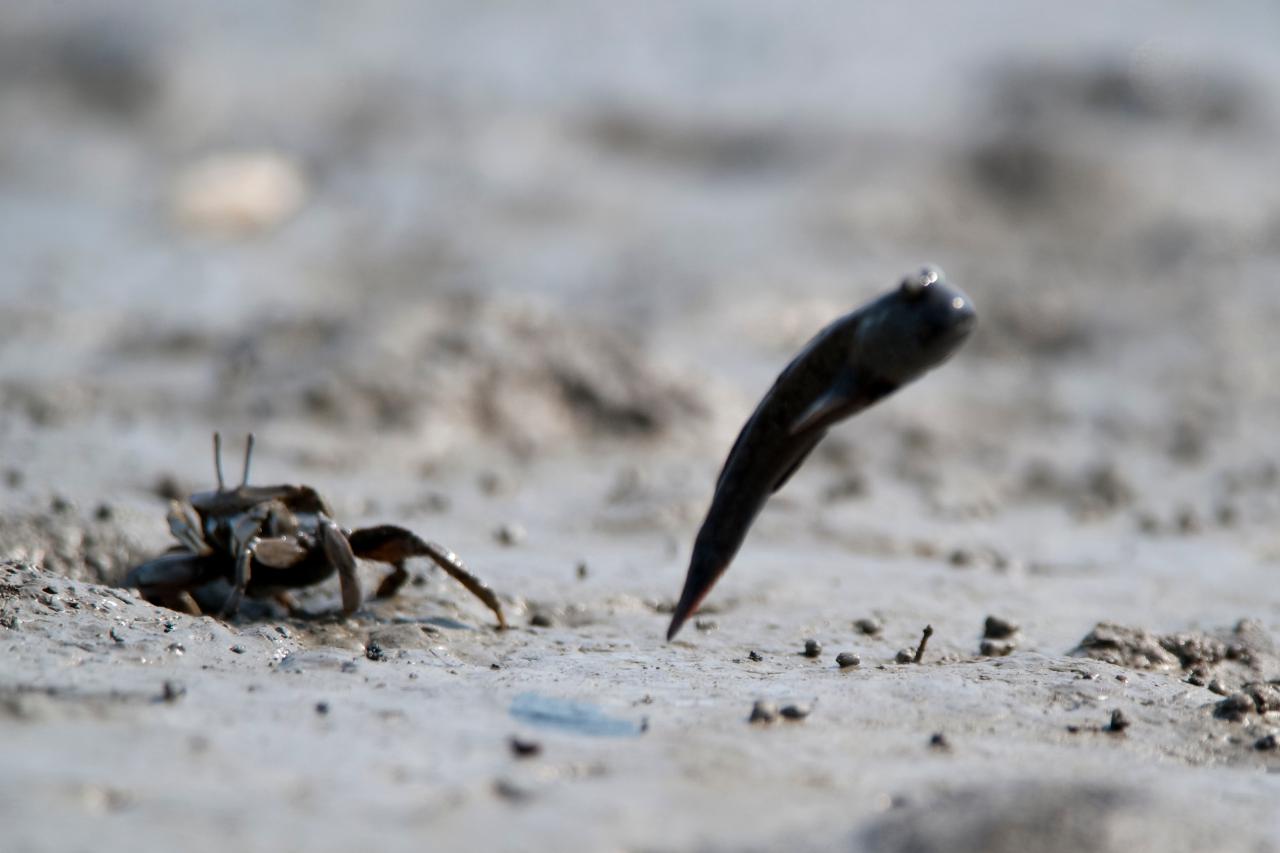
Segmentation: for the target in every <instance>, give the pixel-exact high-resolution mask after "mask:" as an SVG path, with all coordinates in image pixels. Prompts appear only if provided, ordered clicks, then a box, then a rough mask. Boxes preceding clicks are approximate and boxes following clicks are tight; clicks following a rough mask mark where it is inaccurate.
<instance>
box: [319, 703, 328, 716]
mask: <svg viewBox="0 0 1280 853" xmlns="http://www.w3.org/2000/svg"><path fill="white" fill-rule="evenodd" d="M316 713H317V714H319V715H320V716H322V717H323V716H325V715H326V714H328V713H329V703H328V702H317V703H316Z"/></svg>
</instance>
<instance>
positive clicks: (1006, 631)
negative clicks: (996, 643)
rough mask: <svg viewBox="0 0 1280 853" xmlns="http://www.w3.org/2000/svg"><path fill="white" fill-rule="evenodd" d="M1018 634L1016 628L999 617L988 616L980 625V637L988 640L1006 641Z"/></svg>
mask: <svg viewBox="0 0 1280 853" xmlns="http://www.w3.org/2000/svg"><path fill="white" fill-rule="evenodd" d="M1016 633H1018V626H1017V625H1015V624H1013V623H1012V622H1010V621H1009V620H1007V619H1001V618H1000V617H999V616H988V617H987V619H986V621H985V622H983V623H982V636H983V637H985V638H986V639H988V640H1007V639H1009V638H1010V637H1012V636H1013V635H1014V634H1016Z"/></svg>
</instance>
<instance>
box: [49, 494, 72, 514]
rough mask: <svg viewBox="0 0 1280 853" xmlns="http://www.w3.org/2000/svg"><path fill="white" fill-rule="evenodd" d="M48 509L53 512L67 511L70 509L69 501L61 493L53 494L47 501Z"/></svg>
mask: <svg viewBox="0 0 1280 853" xmlns="http://www.w3.org/2000/svg"><path fill="white" fill-rule="evenodd" d="M49 509H50V510H51V511H52V512H55V513H62V512H69V511H70V510H71V501H69V500H67V499H66V498H64V497H63V496H62V495H54V496H53V499H52V500H51V501H49Z"/></svg>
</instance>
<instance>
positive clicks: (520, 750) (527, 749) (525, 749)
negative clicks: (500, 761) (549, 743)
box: [508, 735, 542, 758]
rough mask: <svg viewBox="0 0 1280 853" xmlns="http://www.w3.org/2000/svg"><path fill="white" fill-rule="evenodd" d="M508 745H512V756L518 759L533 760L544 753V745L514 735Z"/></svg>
mask: <svg viewBox="0 0 1280 853" xmlns="http://www.w3.org/2000/svg"><path fill="white" fill-rule="evenodd" d="M508 743H509V744H510V745H511V754H512V755H514V756H515V757H516V758H532V757H534V756H535V755H538V754H539V753H541V752H542V744H540V743H538V742H537V741H536V740H525V739H524V738H521V737H517V736H515V735H513V736H512V737H511V740H510V741H508Z"/></svg>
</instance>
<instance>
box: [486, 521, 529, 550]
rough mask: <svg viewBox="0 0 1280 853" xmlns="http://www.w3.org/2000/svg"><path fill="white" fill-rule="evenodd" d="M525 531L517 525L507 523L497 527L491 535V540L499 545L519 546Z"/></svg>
mask: <svg viewBox="0 0 1280 853" xmlns="http://www.w3.org/2000/svg"><path fill="white" fill-rule="evenodd" d="M525 535H526V534H525V530H524V527H522V526H521V525H519V524H515V523H514V522H512V523H507V524H504V525H502V526H501V527H499V528H498V529H497V530H495V531H494V533H493V538H494V539H496V540H497V541H498V544H499V545H507V546H513V545H519V544H520V543H521V542H523V541H524V539H525Z"/></svg>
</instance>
